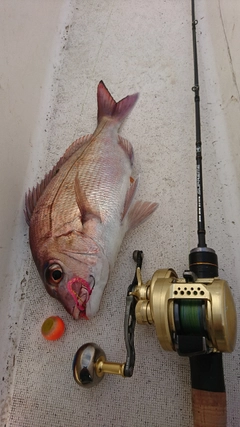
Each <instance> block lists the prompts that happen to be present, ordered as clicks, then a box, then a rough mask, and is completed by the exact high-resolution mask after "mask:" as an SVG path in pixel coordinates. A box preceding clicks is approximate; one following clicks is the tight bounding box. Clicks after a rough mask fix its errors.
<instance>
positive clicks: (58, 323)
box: [41, 316, 65, 341]
mask: <svg viewBox="0 0 240 427" xmlns="http://www.w3.org/2000/svg"><path fill="white" fill-rule="evenodd" d="M64 330H65V325H64V323H63V320H62V319H61V318H60V317H58V316H51V317H48V318H47V319H46V320H45V321H44V322H43V324H42V328H41V332H42V335H43V337H44V338H45V339H46V340H49V341H55V340H58V339H59V338H61V336H62V335H63V333H64Z"/></svg>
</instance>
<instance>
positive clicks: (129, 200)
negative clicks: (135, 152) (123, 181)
mask: <svg viewBox="0 0 240 427" xmlns="http://www.w3.org/2000/svg"><path fill="white" fill-rule="evenodd" d="M138 182H139V178H137V179H136V181H134V182H133V183H132V185H131V187H130V188H129V189H128V191H127V194H126V198H125V202H124V208H123V213H122V218H121V220H122V221H123V220H124V218H125V216H126V214H127V212H128V211H129V208H130V206H131V204H132V201H133V198H134V196H135V193H136V191H137V187H138Z"/></svg>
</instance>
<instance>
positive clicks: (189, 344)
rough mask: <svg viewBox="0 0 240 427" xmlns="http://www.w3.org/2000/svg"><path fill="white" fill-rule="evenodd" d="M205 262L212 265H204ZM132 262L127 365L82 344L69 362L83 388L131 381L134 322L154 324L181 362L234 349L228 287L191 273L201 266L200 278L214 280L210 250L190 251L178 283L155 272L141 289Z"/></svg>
mask: <svg viewBox="0 0 240 427" xmlns="http://www.w3.org/2000/svg"><path fill="white" fill-rule="evenodd" d="M204 249H205V250H204ZM205 256H207V258H208V260H209V259H211V258H212V259H211V261H212V262H203V260H204V258H205ZM133 258H134V260H135V262H136V263H137V265H136V271H135V276H134V280H133V282H132V284H131V285H130V286H129V288H128V292H127V297H126V308H125V319H124V337H125V344H126V350H127V357H126V362H125V363H122V364H120V363H112V362H107V361H106V355H105V353H104V351H103V350H102V349H101V348H100V347H98V346H97V345H96V344H94V343H87V344H84V345H83V346H82V347H80V348H79V350H78V351H77V353H76V355H75V357H74V361H73V375H74V378H75V380H76V382H77V383H78V384H79V385H81V386H83V387H92V386H94V385H96V384H97V383H99V381H100V380H101V379H102V378H103V376H104V374H105V373H108V374H117V375H122V376H123V377H131V376H132V374H133V369H134V363H135V349H134V328H135V324H136V322H137V323H138V324H140V325H146V324H150V325H151V324H154V325H155V328H156V333H157V337H158V340H159V342H160V345H161V346H162V348H163V349H164V350H166V351H176V352H177V353H178V354H179V355H180V356H188V357H190V358H191V357H192V356H199V355H206V354H210V353H222V352H232V351H233V349H234V345H235V341H236V309H235V305H234V301H233V297H232V294H231V291H230V288H229V286H228V283H227V282H226V281H225V280H222V279H220V278H219V277H218V276H217V275H216V276H215V277H211V278H209V277H201V278H198V277H197V275H196V273H195V272H194V270H196V269H197V270H198V271H199V268H200V269H201V266H202V268H203V270H202V271H199V272H200V274H201V276H204V275H206V273H209V275H210V276H213V273H214V271H209V269H215V272H217V264H216V263H217V256H216V254H215V252H214V251H213V250H212V249H209V248H201V250H199V249H198V248H196V249H193V250H192V251H191V253H190V256H189V258H190V263H189V264H190V267H191V270H185V271H184V273H183V278H178V276H177V274H176V273H175V271H174V270H173V269H171V268H170V269H159V270H157V271H156V272H155V273H154V274H153V276H152V278H151V280H149V281H147V282H146V283H144V282H143V281H142V275H141V266H142V260H143V253H142V252H141V251H135V252H134V253H133ZM200 259H201V260H202V262H199V260H200ZM199 266H200V267H199ZM204 273H205V274H204Z"/></svg>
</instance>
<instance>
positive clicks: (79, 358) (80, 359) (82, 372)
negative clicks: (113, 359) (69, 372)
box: [72, 343, 106, 388]
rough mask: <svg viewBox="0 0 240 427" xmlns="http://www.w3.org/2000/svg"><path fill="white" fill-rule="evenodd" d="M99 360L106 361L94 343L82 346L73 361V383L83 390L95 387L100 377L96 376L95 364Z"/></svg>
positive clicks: (102, 352)
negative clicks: (83, 388)
mask: <svg viewBox="0 0 240 427" xmlns="http://www.w3.org/2000/svg"><path fill="white" fill-rule="evenodd" d="M99 359H103V360H105V359H106V356H105V353H104V351H103V350H102V349H101V348H100V347H99V346H98V345H97V344H94V343H86V344H84V345H82V346H81V347H80V348H79V349H78V351H77V352H76V354H75V356H74V359H73V365H72V368H73V377H74V379H75V381H76V382H77V383H78V384H79V385H81V386H82V387H85V388H90V387H93V386H95V385H97V384H98V383H99V382H100V381H101V379H102V378H103V375H102V376H98V375H97V374H96V369H95V364H96V362H97V361H98V360H99Z"/></svg>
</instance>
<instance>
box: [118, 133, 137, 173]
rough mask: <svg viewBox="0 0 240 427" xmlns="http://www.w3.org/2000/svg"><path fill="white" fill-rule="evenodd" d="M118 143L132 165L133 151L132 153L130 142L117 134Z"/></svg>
mask: <svg viewBox="0 0 240 427" xmlns="http://www.w3.org/2000/svg"><path fill="white" fill-rule="evenodd" d="M118 144H119V145H120V147H122V149H123V151H124V152H125V153H126V155H127V157H128V158H129V160H130V163H131V166H132V165H133V161H134V153H133V147H132V144H131V143H130V142H129V141H128V140H127V139H125V138H122V137H121V136H119V135H118Z"/></svg>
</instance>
